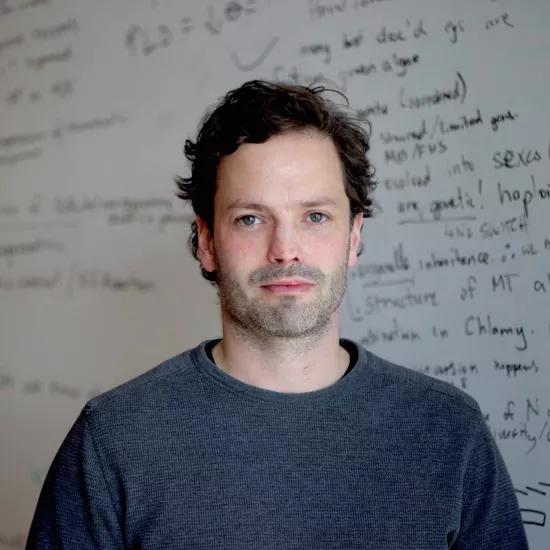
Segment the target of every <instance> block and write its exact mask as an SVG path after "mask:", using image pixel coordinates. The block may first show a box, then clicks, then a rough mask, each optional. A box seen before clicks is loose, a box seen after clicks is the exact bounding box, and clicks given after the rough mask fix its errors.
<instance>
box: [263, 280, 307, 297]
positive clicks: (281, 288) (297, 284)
mask: <svg viewBox="0 0 550 550" xmlns="http://www.w3.org/2000/svg"><path fill="white" fill-rule="evenodd" d="M312 287H313V284H311V283H304V282H301V281H288V282H287V281H283V282H280V281H277V282H274V283H272V284H268V285H263V286H262V288H264V289H265V290H267V291H268V292H272V293H274V294H280V293H292V294H298V293H301V292H306V291H307V290H309V289H310V288H312Z"/></svg>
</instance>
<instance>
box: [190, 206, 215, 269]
mask: <svg viewBox="0 0 550 550" xmlns="http://www.w3.org/2000/svg"><path fill="white" fill-rule="evenodd" d="M195 220H196V222H197V234H198V239H199V242H198V250H197V252H198V255H199V258H200V259H201V265H202V267H203V269H206V271H216V262H215V259H214V239H213V237H212V234H211V233H210V230H209V229H208V225H207V224H206V222H205V221H204V220H203V219H202V218H201V217H200V216H196V217H195Z"/></svg>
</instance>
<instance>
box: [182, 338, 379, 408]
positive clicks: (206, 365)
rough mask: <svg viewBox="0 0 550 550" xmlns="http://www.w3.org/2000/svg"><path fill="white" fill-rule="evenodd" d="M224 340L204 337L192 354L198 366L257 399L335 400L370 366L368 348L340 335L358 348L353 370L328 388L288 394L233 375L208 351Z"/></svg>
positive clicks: (347, 390)
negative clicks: (261, 386)
mask: <svg viewBox="0 0 550 550" xmlns="http://www.w3.org/2000/svg"><path fill="white" fill-rule="evenodd" d="M220 341H221V338H213V339H209V340H204V341H203V342H201V343H200V344H199V345H198V346H197V347H195V348H193V349H192V350H191V357H192V359H193V362H194V363H195V365H196V366H197V369H198V370H199V371H200V372H201V374H203V375H205V376H208V377H210V378H212V379H214V380H215V381H216V382H218V383H219V384H221V385H223V386H224V387H226V388H227V389H228V390H229V391H232V392H234V393H237V394H241V395H243V396H247V397H250V398H252V399H257V400H258V399H259V400H263V401H272V402H276V401H279V402H287V403H310V402H311V403H313V402H321V401H326V400H331V399H334V398H338V397H339V396H345V394H347V393H349V392H350V391H351V390H352V389H354V388H356V387H357V385H358V381H359V380H360V379H361V375H362V372H363V371H364V370H365V369H366V368H368V354H367V350H366V349H365V348H364V347H363V346H361V345H359V344H357V343H356V342H355V341H353V340H349V339H347V338H340V339H339V341H340V345H343V346H344V347H346V346H347V347H355V349H356V350H357V363H356V364H355V366H354V367H353V368H352V369H351V371H350V372H348V373H347V374H346V376H344V377H343V378H340V379H339V380H337V381H336V382H335V383H334V384H332V385H330V386H328V387H326V388H322V389H320V390H313V391H309V392H300V393H288V392H278V391H274V390H267V389H264V388H259V387H257V386H253V385H252V384H247V383H246V382H243V381H241V380H239V379H237V378H235V377H233V376H231V375H230V374H228V373H227V372H225V371H224V370H222V369H221V368H220V367H218V365H216V364H215V363H213V362H212V361H211V360H210V358H209V357H208V354H207V352H206V347H207V346H208V345H210V344H213V345H216V344H218V343H219V342H220Z"/></svg>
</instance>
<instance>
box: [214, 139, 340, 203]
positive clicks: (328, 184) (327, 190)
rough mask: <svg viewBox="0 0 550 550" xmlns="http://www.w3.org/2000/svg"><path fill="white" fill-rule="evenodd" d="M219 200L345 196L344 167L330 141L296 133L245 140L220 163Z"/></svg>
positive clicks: (280, 199)
mask: <svg viewBox="0 0 550 550" xmlns="http://www.w3.org/2000/svg"><path fill="white" fill-rule="evenodd" d="M216 187H217V190H216V201H217V202H219V203H226V202H227V201H230V200H231V201H233V200H234V199H235V198H236V197H239V198H244V199H247V200H250V199H253V198H258V196H261V197H263V198H264V199H265V200H272V201H273V202H275V203H277V202H280V201H283V200H284V201H287V202H288V200H294V199H296V200H306V199H307V198H310V197H311V196H314V195H318V194H319V193H322V194H323V196H327V195H328V196H333V197H334V199H335V200H346V195H345V189H344V180H343V172H342V165H341V161H340V157H339V155H338V151H337V149H336V146H335V145H334V142H333V141H332V139H331V138H330V137H328V136H325V135H320V134H318V133H313V132H308V133H303V132H300V133H298V132H292V133H285V134H280V135H277V136H273V137H271V138H269V139H268V140H267V141H265V142H264V143H244V144H242V145H241V146H240V147H239V148H238V149H237V150H236V151H235V152H234V153H232V154H231V155H228V156H225V157H223V158H222V160H221V161H220V164H219V166H218V174H217V186H216Z"/></svg>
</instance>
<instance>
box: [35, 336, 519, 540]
mask: <svg viewBox="0 0 550 550" xmlns="http://www.w3.org/2000/svg"><path fill="white" fill-rule="evenodd" d="M218 341H219V340H208V341H205V342H202V343H201V344H200V345H199V346H197V347H196V348H194V349H191V350H188V351H186V352H184V353H182V354H180V355H177V356H176V357H173V358H172V359H169V360H167V361H165V362H164V363H162V364H161V365H159V366H157V367H156V368H154V369H152V370H150V371H148V372H147V373H145V374H143V375H141V376H139V377H137V378H135V379H133V380H131V381H129V382H127V383H125V384H123V385H121V386H119V387H117V388H115V389H113V390H110V391H108V392H106V393H104V394H102V395H100V396H98V397H96V398H94V399H92V400H91V401H89V402H88V403H87V404H86V406H85V407H84V409H83V410H82V413H81V414H80V416H79V417H78V419H77V420H76V422H75V424H74V426H73V427H72V428H71V430H70V432H69V434H68V435H67V437H66V439H65V440H64V442H63V444H62V445H61V448H60V450H59V452H58V453H57V455H56V457H55V459H54V461H53V463H52V465H51V468H50V470H49V472H48V475H47V478H46V480H45V483H44V486H43V488H42V492H41V494H40V498H39V501H38V505H37V508H36V512H35V515H34V519H33V522H32V526H31V529H30V533H29V538H28V542H27V548H29V549H30V548H40V549H46V548H48V549H50V548H63V549H67V550H69V549H71V550H73V549H74V550H88V549H90V550H91V549H97V548H102V549H107V548H109V549H119V548H128V549H130V548H131V549H141V548H143V549H153V548H155V549H162V550H166V549H172V548H174V549H182V550H192V549H193V550H195V549H201V550H206V549H208V550H211V549H216V550H222V549H229V548H231V549H253V550H256V549H277V550H286V549H288V550H290V549H296V550H313V549H315V550H322V549H337V548H338V549H346V550H351V549H361V550H367V549H372V550H436V549H437V550H444V549H448V548H454V549H465V550H488V549H494V550H524V549H526V548H527V542H526V538H525V531H524V528H523V523H522V520H521V515H520V511H519V507H518V502H517V499H516V496H515V492H514V489H513V487H512V484H511V481H510V477H509V475H508V471H507V469H506V467H505V464H504V462H503V460H502V457H501V455H500V453H499V450H498V448H497V446H496V445H495V442H494V440H493V438H492V436H491V433H490V431H489V430H488V427H487V426H486V424H485V421H484V419H483V417H482V415H481V412H480V409H479V407H478V404H477V403H476V401H475V400H474V399H472V398H471V397H469V396H468V395H467V394H465V393H464V392H462V391H460V390H458V389H456V388H454V387H453V386H451V385H449V384H446V383H444V382H441V381H438V380H436V379H433V378H430V377H428V376H426V375H423V374H420V373H417V372H414V371H412V370H410V369H406V368H404V367H400V366H397V365H394V364H392V363H389V362H387V361H385V360H383V359H380V358H379V357H377V356H375V355H373V354H372V353H370V352H368V351H367V350H366V349H365V348H363V347H362V346H360V345H357V344H356V343H354V342H352V341H350V340H344V339H342V340H340V343H341V344H342V345H344V346H345V347H346V348H347V349H348V350H349V351H351V355H352V357H353V356H354V355H355V357H354V360H353V364H352V365H351V367H353V368H350V369H349V371H348V373H347V374H346V375H345V376H344V377H343V378H341V379H340V380H339V381H338V382H337V383H335V384H333V385H332V386H330V387H328V388H324V389H322V390H317V391H312V392H308V393H298V394H292V393H281V392H275V391H270V390H264V389H261V388H257V387H255V386H251V385H248V384H245V383H243V382H241V381H239V380H237V379H235V378H233V377H232V376H230V375H228V374H227V373H225V372H224V371H222V370H221V369H219V368H218V367H217V366H216V365H215V364H214V363H213V362H212V360H211V359H210V358H209V356H208V354H207V351H206V347H207V346H210V348H211V347H212V346H213V345H214V344H215V343H217V342H218Z"/></svg>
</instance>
